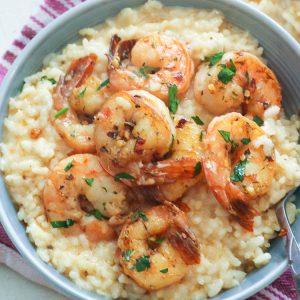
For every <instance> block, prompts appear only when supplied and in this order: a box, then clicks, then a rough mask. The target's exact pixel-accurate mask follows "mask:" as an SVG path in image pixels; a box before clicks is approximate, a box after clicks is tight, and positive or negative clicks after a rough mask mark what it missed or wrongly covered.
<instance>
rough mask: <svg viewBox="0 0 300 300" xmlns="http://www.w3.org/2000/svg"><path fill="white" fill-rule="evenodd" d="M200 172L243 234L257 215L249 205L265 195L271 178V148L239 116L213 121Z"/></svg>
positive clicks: (254, 126) (261, 134)
mask: <svg viewBox="0 0 300 300" xmlns="http://www.w3.org/2000/svg"><path fill="white" fill-rule="evenodd" d="M205 145H206V154H205V156H204V163H203V167H204V171H205V176H206V180H207V183H208V186H209V187H210V189H211V190H212V192H213V194H214V195H215V197H216V199H217V200H218V201H219V203H220V204H221V205H222V206H223V207H224V208H225V209H227V210H228V211H229V213H231V214H233V215H234V216H235V217H236V218H237V220H238V221H239V223H240V224H241V225H242V226H243V227H244V228H246V229H247V230H250V231H252V230H253V218H254V216H256V215H257V214H258V213H257V212H256V210H254V209H253V208H252V207H251V206H250V205H249V201H250V200H252V199H256V198H258V197H261V196H262V195H264V194H265V193H267V192H268V190H269V188H270V185H271V182H272V178H273V176H274V168H275V155H274V145H273V143H272V141H271V140H270V139H269V137H268V136H267V135H266V134H265V133H264V131H263V130H262V129H261V128H260V127H259V126H258V125H257V124H256V123H254V122H253V121H251V120H249V119H248V118H246V117H243V116H242V115H241V114H239V113H229V114H227V115H224V116H221V117H215V118H214V119H213V121H212V122H211V123H210V124H209V126H208V129H207V135H206V138H205Z"/></svg>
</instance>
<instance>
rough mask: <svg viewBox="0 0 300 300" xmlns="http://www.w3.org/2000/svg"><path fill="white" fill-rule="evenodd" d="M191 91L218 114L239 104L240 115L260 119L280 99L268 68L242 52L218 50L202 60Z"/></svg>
mask: <svg viewBox="0 0 300 300" xmlns="http://www.w3.org/2000/svg"><path fill="white" fill-rule="evenodd" d="M221 57H222V58H221ZM212 58H215V59H216V60H218V59H220V61H219V62H216V60H215V61H213V60H212ZM194 93H195V97H196V100H197V101H199V102H200V103H201V104H202V105H203V106H204V108H205V109H207V110H208V111H209V112H210V113H212V114H215V115H221V114H224V113H226V112H230V111H237V110H239V109H240V107H241V108H242V113H243V114H244V115H245V114H246V115H249V116H252V117H254V116H257V117H259V118H261V119H263V118H264V112H265V110H266V109H268V108H269V107H271V106H277V107H278V108H280V107H281V99H282V96H281V87H280V84H279V82H278V80H277V78H276V76H275V74H274V73H273V72H272V70H270V69H269V68H268V67H267V66H266V65H265V64H264V63H263V62H261V61H260V60H259V59H258V58H257V57H256V56H254V55H252V54H250V53H248V52H244V51H239V52H228V53H226V54H223V53H218V54H215V55H214V56H213V57H211V59H210V62H204V63H202V64H201V65H200V68H199V70H198V72H197V74H196V77H195V83H194ZM279 110H280V109H278V112H279Z"/></svg>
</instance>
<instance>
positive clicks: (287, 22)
mask: <svg viewBox="0 0 300 300" xmlns="http://www.w3.org/2000/svg"><path fill="white" fill-rule="evenodd" d="M244 1H246V2H249V3H250V4H252V5H254V6H255V7H257V8H258V9H260V10H261V11H263V12H264V13H266V14H267V15H269V16H270V17H272V18H273V19H274V20H275V21H277V22H278V23H279V24H280V25H282V26H283V27H284V28H285V29H286V30H287V31H289V32H290V33H291V34H292V35H293V36H294V37H295V39H297V41H298V42H300V2H299V1H298V0H244Z"/></svg>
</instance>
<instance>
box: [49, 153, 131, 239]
mask: <svg viewBox="0 0 300 300" xmlns="http://www.w3.org/2000/svg"><path fill="white" fill-rule="evenodd" d="M125 200H126V190H125V187H124V186H123V185H122V184H121V183H118V182H115V181H114V179H113V178H112V177H110V176H109V175H108V174H107V173H106V172H105V171H104V170H103V169H102V167H101V165H100V162H99V158H98V157H97V156H95V155H91V154H76V155H73V156H70V157H68V158H66V159H63V160H62V161H60V162H59V163H58V164H57V165H56V166H55V167H54V169H53V170H52V172H51V174H50V176H49V178H48V179H47V181H46V185H45V188H44V191H43V203H44V207H45V211H46V215H47V218H48V220H49V221H64V220H68V219H71V220H73V221H74V222H75V224H74V225H73V226H71V227H69V228H67V229H64V230H65V232H66V234H75V233H78V232H84V233H85V234H86V235H87V237H88V239H89V240H90V241H92V242H98V241H100V240H110V239H112V238H114V237H115V234H114V231H113V230H112V229H111V228H110V227H109V226H108V223H107V221H106V220H104V219H103V220H98V219H96V218H94V217H93V216H87V212H89V211H92V210H99V211H100V212H102V213H103V215H104V216H107V217H110V216H113V215H117V214H119V213H121V212H122V211H123V210H124V209H126V201H125Z"/></svg>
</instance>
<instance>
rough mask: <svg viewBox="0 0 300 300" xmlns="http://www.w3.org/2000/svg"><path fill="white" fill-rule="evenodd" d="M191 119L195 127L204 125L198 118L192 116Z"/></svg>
mask: <svg viewBox="0 0 300 300" xmlns="http://www.w3.org/2000/svg"><path fill="white" fill-rule="evenodd" d="M192 119H193V121H194V122H195V123H196V124H197V125H204V122H203V121H202V120H201V119H200V118H199V117H198V116H192Z"/></svg>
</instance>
